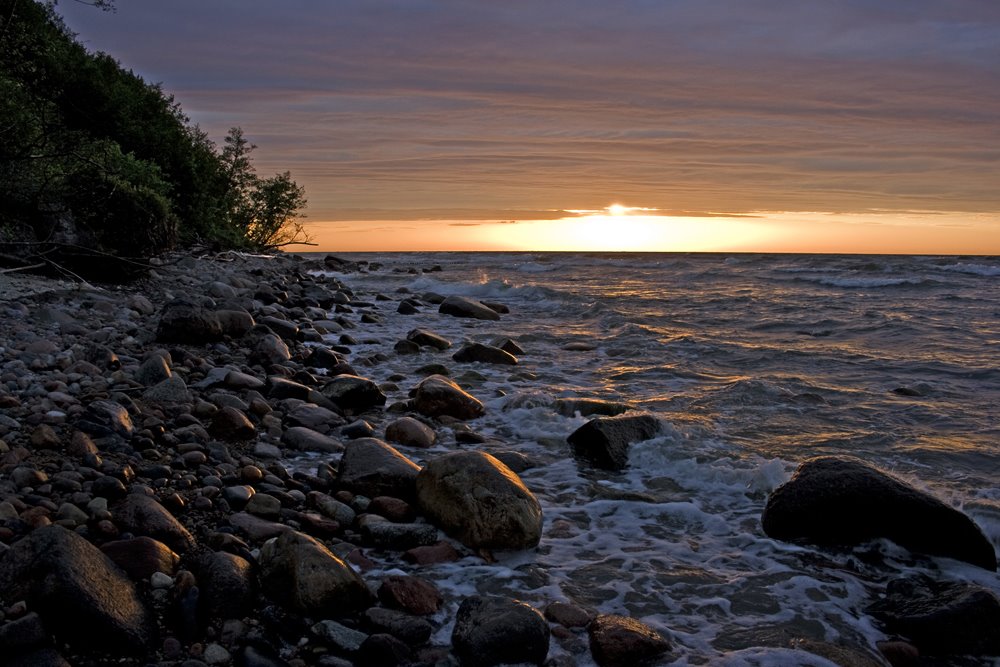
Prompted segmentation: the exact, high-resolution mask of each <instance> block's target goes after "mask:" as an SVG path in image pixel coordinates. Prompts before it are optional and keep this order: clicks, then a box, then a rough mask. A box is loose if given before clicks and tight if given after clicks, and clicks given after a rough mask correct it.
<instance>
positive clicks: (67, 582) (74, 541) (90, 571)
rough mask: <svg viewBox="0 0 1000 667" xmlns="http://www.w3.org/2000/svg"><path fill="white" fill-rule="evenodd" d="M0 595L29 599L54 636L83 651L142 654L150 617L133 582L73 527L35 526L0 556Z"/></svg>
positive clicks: (151, 627) (148, 639)
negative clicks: (74, 530)
mask: <svg viewBox="0 0 1000 667" xmlns="http://www.w3.org/2000/svg"><path fill="white" fill-rule="evenodd" d="M0 596H2V597H3V599H5V600H22V599H26V600H30V601H31V604H32V608H33V609H35V610H36V611H37V612H38V613H39V614H40V616H41V617H42V620H43V622H44V624H45V626H46V627H47V628H49V629H51V630H52V631H53V632H54V633H55V635H56V637H57V638H58V639H59V640H60V641H64V642H66V643H68V644H69V645H70V646H72V647H74V648H76V649H78V650H85V651H94V652H100V653H110V654H113V655H121V654H142V653H144V652H145V651H146V649H147V648H148V647H149V646H150V645H151V642H152V641H153V637H154V632H155V623H154V620H153V617H152V615H151V614H150V612H149V611H148V610H147V609H146V608H145V607H144V606H143V604H142V601H141V600H140V599H139V596H138V594H137V592H136V589H135V586H134V585H133V584H132V582H131V581H129V579H128V578H127V577H126V576H125V574H124V573H123V572H122V571H121V570H119V569H118V568H117V567H116V566H115V564H114V563H112V562H111V560H110V559H109V558H108V557H107V556H105V555H104V554H102V553H101V552H100V551H99V550H98V549H97V547H95V546H93V545H92V544H90V542H88V541H87V540H85V539H84V538H82V537H80V536H79V535H77V534H76V533H74V532H72V531H69V530H66V529H65V528H61V527H59V526H48V527H45V528H39V529H37V530H35V531H33V532H32V533H30V534H29V535H28V536H27V537H25V538H24V539H22V540H19V541H18V542H15V543H14V544H13V545H12V546H11V548H10V549H9V551H8V552H7V554H6V555H5V556H4V558H2V559H0Z"/></svg>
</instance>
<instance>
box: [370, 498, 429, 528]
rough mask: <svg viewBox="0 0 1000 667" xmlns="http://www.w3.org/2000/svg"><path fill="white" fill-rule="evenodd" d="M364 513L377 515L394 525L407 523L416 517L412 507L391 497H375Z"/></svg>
mask: <svg viewBox="0 0 1000 667" xmlns="http://www.w3.org/2000/svg"><path fill="white" fill-rule="evenodd" d="M366 511H367V512H371V513H372V514H378V515H379V516H382V517H385V518H386V519H388V520H389V521H393V522H395V523H408V522H410V521H413V520H414V519H415V518H416V516H417V513H416V510H415V509H414V507H413V505H411V504H410V503H408V502H406V501H405V500H401V499H400V498H393V497H392V496H375V497H374V498H372V501H371V503H369V505H368V509H367V510H366Z"/></svg>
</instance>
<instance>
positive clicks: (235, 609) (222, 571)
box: [194, 550, 256, 620]
mask: <svg viewBox="0 0 1000 667" xmlns="http://www.w3.org/2000/svg"><path fill="white" fill-rule="evenodd" d="M194 571H195V574H196V575H197V577H198V586H199V588H200V589H201V591H200V595H199V598H198V603H199V605H200V606H201V608H202V611H203V613H204V615H205V616H206V617H208V618H212V619H223V620H224V619H228V618H243V617H244V616H248V615H249V614H250V613H251V611H252V609H253V604H254V593H255V588H256V583H255V577H254V573H253V569H252V568H251V566H250V563H249V562H248V561H246V560H245V559H243V558H240V557H239V556H236V555H234V554H231V553H228V552H225V551H209V550H205V551H203V552H201V553H199V554H198V556H197V557H196V558H195V559H194Z"/></svg>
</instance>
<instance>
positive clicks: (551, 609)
mask: <svg viewBox="0 0 1000 667" xmlns="http://www.w3.org/2000/svg"><path fill="white" fill-rule="evenodd" d="M545 618H547V619H548V620H550V621H552V622H553V623H558V624H559V625H561V626H563V627H564V628H585V627H587V626H588V625H590V622H591V621H592V620H593V619H594V616H593V614H591V613H590V612H589V611H587V610H586V609H584V608H583V607H578V606H577V605H575V604H569V603H566V602H553V603H552V604H550V605H549V606H547V607H546V608H545Z"/></svg>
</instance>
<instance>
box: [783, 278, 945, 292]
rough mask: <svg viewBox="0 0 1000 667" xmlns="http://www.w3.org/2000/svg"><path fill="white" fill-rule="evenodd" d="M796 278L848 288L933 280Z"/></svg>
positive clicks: (895, 285)
mask: <svg viewBox="0 0 1000 667" xmlns="http://www.w3.org/2000/svg"><path fill="white" fill-rule="evenodd" d="M796 280H800V281H803V282H811V283H817V284H820V285H827V286H828V287H844V288H848V289H872V288H876V287H900V286H903V285H912V286H918V285H925V284H929V283H931V282H933V281H930V280H927V279H924V278H916V277H907V278H871V277H860V276H857V277H843V278H829V277H813V278H807V277H799V278H796Z"/></svg>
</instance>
